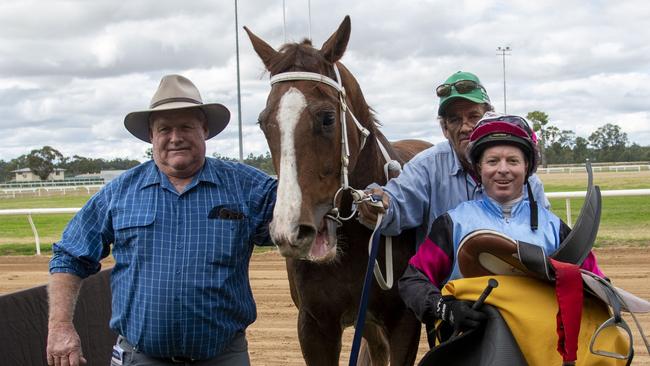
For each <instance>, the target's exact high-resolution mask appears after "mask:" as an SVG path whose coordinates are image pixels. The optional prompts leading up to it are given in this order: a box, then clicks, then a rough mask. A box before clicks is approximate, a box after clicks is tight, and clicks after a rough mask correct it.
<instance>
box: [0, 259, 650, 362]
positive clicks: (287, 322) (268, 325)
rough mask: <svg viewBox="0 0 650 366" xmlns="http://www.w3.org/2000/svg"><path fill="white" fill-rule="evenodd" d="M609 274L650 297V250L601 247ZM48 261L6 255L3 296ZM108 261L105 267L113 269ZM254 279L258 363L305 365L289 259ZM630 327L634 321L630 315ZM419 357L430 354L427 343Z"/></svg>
mask: <svg viewBox="0 0 650 366" xmlns="http://www.w3.org/2000/svg"><path fill="white" fill-rule="evenodd" d="M595 252H596V256H597V258H598V261H599V263H600V266H601V268H602V269H603V271H604V272H605V273H606V274H607V275H608V276H609V277H610V278H611V279H612V281H613V283H614V284H615V285H617V286H619V287H622V288H625V289H626V290H628V291H630V292H632V293H634V294H636V295H638V296H640V297H643V298H645V299H650V249H647V248H607V249H596V250H595ZM47 261H48V258H47V257H36V256H31V257H0V294H4V293H8V292H13V291H16V290H20V289H26V288H30V287H33V286H37V285H40V284H44V283H46V282H47V277H48V273H47ZM110 265H111V262H110V261H107V262H106V263H105V266H110ZM250 279H251V283H252V287H253V292H254V294H255V299H256V301H257V306H258V319H257V321H256V322H255V323H254V324H253V325H252V326H251V327H250V328H249V330H248V340H249V350H250V355H251V361H252V364H253V365H278V366H279V365H303V364H304V361H303V359H302V355H301V353H300V346H299V344H298V338H297V333H296V318H297V310H296V308H295V307H294V305H293V303H292V302H291V297H290V295H289V283H288V281H287V276H286V271H285V265H284V260H283V259H282V257H280V256H279V255H278V254H277V253H275V252H270V253H264V254H256V255H254V256H253V259H252V262H251V272H250ZM638 318H639V320H640V321H641V323H642V325H643V327H644V329H645V334H646V337H649V336H650V314H643V315H641V316H640V317H638ZM626 319H627V321H628V324H630V326H631V327H633V321H632V319H631V318H630V317H629V316H626ZM633 332H634V333H635V334H636V335H637V336H636V344H635V347H634V348H635V353H636V357H635V360H634V362H633V364H634V365H650V357H649V356H648V354H647V352H646V351H645V347H643V344H642V340H641V338H640V337H638V332H637V330H636V327H634V329H633ZM352 335H353V329H352V328H349V329H348V330H346V332H345V333H344V339H343V350H342V352H341V362H340V364H347V363H348V355H349V352H350V345H351V344H352ZM420 344H421V347H420V352H419V356H418V359H419V358H420V357H422V355H423V354H424V350H425V341H424V340H422V341H421V343H420Z"/></svg>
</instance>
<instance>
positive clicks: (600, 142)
mask: <svg viewBox="0 0 650 366" xmlns="http://www.w3.org/2000/svg"><path fill="white" fill-rule="evenodd" d="M526 118H527V119H528V120H529V121H530V122H531V123H532V124H533V126H532V127H533V129H534V130H535V132H536V133H537V136H538V137H539V139H540V141H539V146H540V150H541V152H542V165H543V166H544V167H546V166H547V165H548V164H577V163H584V162H585V159H589V160H590V161H592V162H601V163H602V162H611V163H615V162H621V161H630V162H632V161H649V160H650V146H640V145H638V144H636V143H633V144H630V141H629V139H628V137H627V133H625V132H623V131H622V130H621V127H620V126H618V125H616V124H614V123H606V124H604V125H603V126H601V127H599V128H597V129H596V131H594V132H592V133H591V134H590V135H589V136H588V137H587V138H585V137H582V136H576V133H575V132H574V131H572V130H564V129H560V128H559V127H557V126H555V125H553V124H551V123H550V122H549V116H548V114H546V113H545V112H542V111H533V112H530V113H528V114H527V115H526Z"/></svg>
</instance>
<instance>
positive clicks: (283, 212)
mask: <svg viewBox="0 0 650 366" xmlns="http://www.w3.org/2000/svg"><path fill="white" fill-rule="evenodd" d="M350 28H351V27H350V18H349V17H346V18H345V19H344V20H343V22H342V23H341V25H340V26H339V28H338V29H337V30H336V32H334V33H333V34H332V35H331V36H330V38H329V39H328V40H327V41H326V42H325V43H324V44H323V46H322V47H321V48H320V49H316V48H314V47H313V46H312V44H311V41H309V40H304V41H302V42H301V43H288V44H285V45H283V46H282V47H281V48H280V49H279V50H278V51H276V50H275V49H274V48H273V47H271V46H270V45H268V44H267V43H266V42H265V41H263V40H262V39H260V38H259V37H257V36H256V35H255V34H253V33H252V32H251V31H250V30H249V29H248V28H246V27H244V29H245V30H246V32H247V33H248V36H249V38H250V40H251V42H252V44H253V48H254V49H255V52H256V53H257V54H258V55H259V57H260V58H261V59H262V61H263V63H264V66H265V67H266V69H267V70H268V71H269V73H270V74H271V84H272V87H271V91H270V93H269V96H268V99H267V102H266V107H265V109H264V110H263V111H262V112H261V113H260V116H259V125H260V128H261V129H262V131H263V133H264V136H265V137H266V140H267V142H268V144H269V148H270V150H271V155H272V158H273V165H274V166H275V170H276V172H277V173H278V176H279V184H278V195H277V203H276V206H275V211H274V212H273V221H272V222H271V224H270V233H271V238H272V239H273V241H274V243H275V244H276V245H277V246H278V248H279V250H280V253H281V254H282V255H284V256H285V257H291V258H301V259H310V260H314V261H329V260H332V259H334V258H335V257H336V254H337V234H336V233H337V230H336V228H337V223H336V221H333V220H331V219H328V218H327V217H326V215H327V214H328V212H329V211H330V210H331V209H332V208H333V206H334V203H333V201H335V200H336V198H335V196H340V195H337V191H338V190H339V189H340V187H341V186H342V185H347V180H348V176H347V171H348V170H349V171H350V172H352V171H353V170H354V169H355V167H356V165H357V162H358V160H359V159H358V157H359V152H360V150H361V149H362V148H363V144H364V142H365V138H366V136H367V134H368V133H372V132H374V131H375V119H374V117H373V115H372V112H371V110H370V108H369V107H368V105H367V104H366V102H365V100H364V97H363V94H362V93H361V90H360V88H359V85H358V84H357V82H356V80H355V79H354V77H353V76H352V74H351V73H350V72H349V71H348V70H347V69H346V68H345V67H344V66H343V65H342V64H341V63H339V62H338V61H339V59H340V58H341V57H342V56H343V54H344V52H345V49H346V47H347V44H348V40H349V38H350ZM321 76H323V77H324V78H322V80H319V78H320V77H321ZM335 84H338V86H337V85H335ZM342 106H343V107H342ZM346 114H347V115H346ZM353 114H354V115H356V117H357V118H358V120H360V121H364V122H362V123H360V122H356V121H355V120H354V117H352V115H353ZM346 120H347V123H346ZM361 124H363V126H361ZM364 187H365V186H364ZM339 198H340V197H339Z"/></svg>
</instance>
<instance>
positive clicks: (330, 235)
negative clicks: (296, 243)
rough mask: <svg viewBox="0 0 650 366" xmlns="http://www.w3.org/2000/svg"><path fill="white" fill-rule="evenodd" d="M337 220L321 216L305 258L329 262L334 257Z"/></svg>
mask: <svg viewBox="0 0 650 366" xmlns="http://www.w3.org/2000/svg"><path fill="white" fill-rule="evenodd" d="M336 228H337V222H336V221H334V220H332V219H329V218H327V216H323V218H322V219H321V223H320V227H319V228H318V232H317V233H316V237H315V238H314V242H313V243H312V245H311V249H310V250H309V254H308V255H307V258H306V259H307V260H310V261H312V262H329V261H332V260H333V259H334V258H336V242H337V239H336Z"/></svg>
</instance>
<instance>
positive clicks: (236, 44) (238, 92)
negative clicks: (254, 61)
mask: <svg viewBox="0 0 650 366" xmlns="http://www.w3.org/2000/svg"><path fill="white" fill-rule="evenodd" d="M235 49H236V50H235V54H236V55H237V117H238V119H239V162H240V163H241V162H243V161H244V146H243V136H242V125H241V87H240V81H239V23H238V21H237V0H235Z"/></svg>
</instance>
